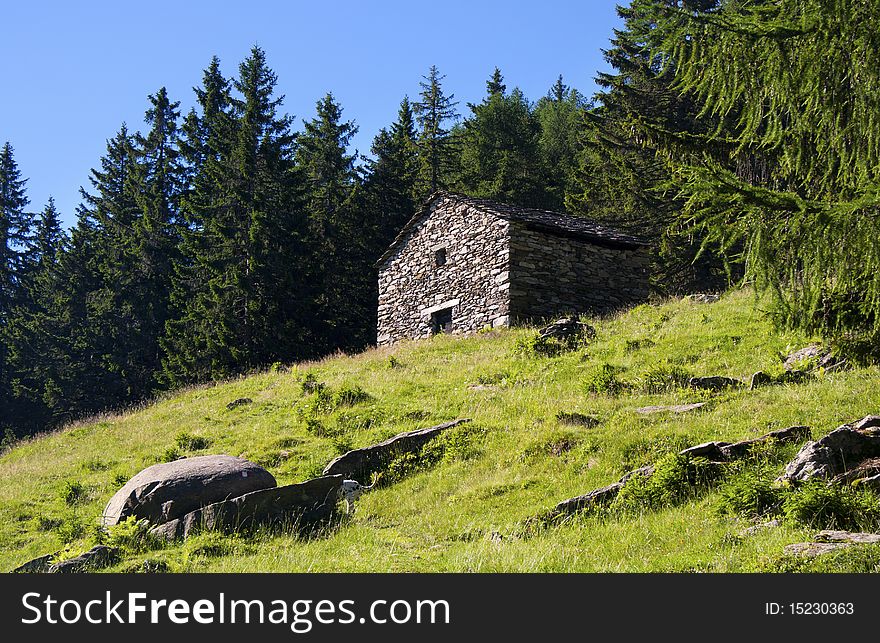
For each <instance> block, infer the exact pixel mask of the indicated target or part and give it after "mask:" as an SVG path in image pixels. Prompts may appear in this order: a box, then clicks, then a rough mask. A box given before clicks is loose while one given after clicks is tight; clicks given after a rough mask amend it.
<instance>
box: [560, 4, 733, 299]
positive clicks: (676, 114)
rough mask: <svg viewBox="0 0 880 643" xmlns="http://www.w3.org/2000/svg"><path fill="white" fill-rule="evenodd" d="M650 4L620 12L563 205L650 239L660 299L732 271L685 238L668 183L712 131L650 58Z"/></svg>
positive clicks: (718, 282) (692, 236) (688, 233)
mask: <svg viewBox="0 0 880 643" xmlns="http://www.w3.org/2000/svg"><path fill="white" fill-rule="evenodd" d="M653 6H654V3H653V0H634V1H633V2H632V3H631V5H630V6H629V7H619V8H618V14H619V15H620V17H621V18H622V19H623V23H624V26H623V28H622V29H618V30H615V32H614V38H612V40H611V44H612V47H611V48H610V49H609V50H607V51H606V52H605V59H606V60H607V61H608V63H609V64H610V65H611V66H612V68H613V70H614V71H613V72H611V73H601V74H599V76H598V77H597V79H596V80H597V82H598V84H599V85H600V87H601V88H602V90H601V91H600V92H599V93H598V94H597V96H596V99H597V101H598V102H599V103H600V105H599V107H597V108H595V109H593V110H590V111H589V112H588V118H587V120H586V121H585V127H584V128H583V129H582V131H581V141H580V151H579V154H578V163H577V167H576V168H575V171H574V173H573V181H572V184H571V187H570V188H569V192H568V194H567V195H566V206H567V208H568V210H569V211H570V212H572V213H574V214H584V215H586V216H589V217H591V218H594V219H598V220H600V221H605V222H607V223H609V224H611V225H614V226H616V227H620V228H623V229H625V230H628V231H630V232H632V233H634V234H637V235H640V236H642V237H644V238H647V239H648V240H650V241H652V242H653V243H654V244H655V245H656V248H657V253H656V254H655V255H654V262H653V266H652V270H651V275H652V282H653V284H654V286H655V288H657V289H658V290H660V291H665V292H690V291H693V290H695V289H696V290H704V289H717V288H722V287H725V286H726V285H727V283H728V267H726V266H725V262H724V261H722V260H721V259H720V258H719V257H718V256H717V254H716V248H715V247H714V246H712V245H705V246H704V243H703V242H704V241H705V235H704V234H701V233H699V232H698V231H696V230H694V229H690V230H682V226H681V212H682V210H683V208H684V202H683V201H682V200H680V199H677V198H676V193H677V190H676V189H675V187H674V185H673V184H672V170H671V166H670V163H671V162H672V159H674V158H675V157H677V156H678V155H680V154H682V153H686V152H685V150H686V147H687V141H690V140H692V139H693V137H695V136H698V135H699V133H700V132H706V131H709V130H711V129H712V128H714V127H716V126H717V124H716V123H713V122H712V121H711V120H708V119H704V118H700V117H699V116H698V112H699V109H698V108H697V107H696V106H695V105H694V104H693V101H692V100H690V98H689V97H688V96H682V95H680V92H678V91H677V90H676V89H675V88H674V86H673V84H674V62H672V61H667V64H664V60H663V59H662V58H660V57H658V56H656V55H655V54H654V53H653V52H652V43H653V42H654V39H655V38H656V37H657V36H656V29H657V24H656V16H655V15H654V13H652V12H653V11H654V10H653V9H652V7H653Z"/></svg>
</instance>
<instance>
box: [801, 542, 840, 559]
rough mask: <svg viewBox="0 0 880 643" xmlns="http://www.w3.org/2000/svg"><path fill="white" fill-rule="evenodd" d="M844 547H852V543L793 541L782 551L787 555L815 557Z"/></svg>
mask: <svg viewBox="0 0 880 643" xmlns="http://www.w3.org/2000/svg"><path fill="white" fill-rule="evenodd" d="M846 547H852V543H794V544H791V545H786V546H785V550H784V551H785V553H786V554H788V555H789V556H802V557H804V558H815V557H816V556H821V555H822V554H828V553H830V552H832V551H837V550H838V549H844V548H846Z"/></svg>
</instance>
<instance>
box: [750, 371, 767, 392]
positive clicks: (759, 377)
mask: <svg viewBox="0 0 880 643" xmlns="http://www.w3.org/2000/svg"><path fill="white" fill-rule="evenodd" d="M772 383H773V378H772V377H770V376H769V375H768V374H767V373H765V372H764V371H758V372H757V373H755V374H754V375H752V378H751V380H750V381H749V390H750V391H754V390H755V389H756V388H760V387H762V386H767V385H768V384H772Z"/></svg>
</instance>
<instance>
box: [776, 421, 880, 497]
mask: <svg viewBox="0 0 880 643" xmlns="http://www.w3.org/2000/svg"><path fill="white" fill-rule="evenodd" d="M877 457H880V416H876V415H869V416H867V417H864V418H862V419H861V420H859V421H857V422H852V423H850V424H844V425H843V426H840V427H838V428H836V429H834V430H833V431H832V432H831V433H829V434H828V435H826V436H825V437H824V438H822V439H820V440H817V441H816V442H808V443H807V444H805V445H804V446H803V448H802V449H801V450H800V451H798V453H797V455H796V456H795V457H794V459H793V460H792V461H791V462H789V463H788V464H787V465H786V466H785V472H784V473H783V474H782V475H781V476H780V477H779V478H778V479H777V480H778V481H780V482H803V481H805V480H809V479H810V478H814V477H818V478H823V479H828V480H831V479H833V478H835V477H836V476H840V475H842V474H845V473H846V472H848V471H849V470H851V469H855V468H857V467H858V466H859V465H860V464H861V463H862V462H864V461H865V460H868V459H871V458H877Z"/></svg>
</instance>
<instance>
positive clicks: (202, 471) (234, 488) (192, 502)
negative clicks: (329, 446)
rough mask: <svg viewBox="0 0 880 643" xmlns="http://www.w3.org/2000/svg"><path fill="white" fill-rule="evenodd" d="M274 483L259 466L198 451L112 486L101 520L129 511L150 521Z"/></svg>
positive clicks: (126, 514)
mask: <svg viewBox="0 0 880 643" xmlns="http://www.w3.org/2000/svg"><path fill="white" fill-rule="evenodd" d="M275 486H277V483H276V482H275V478H274V477H273V476H272V474H271V473H269V472H268V471H266V470H265V469H263V468H262V467H260V466H258V465H256V464H254V463H253V462H248V461H247V460H244V459H242V458H235V457H232V456H228V455H204V456H199V457H196V458H184V459H182V460H175V461H174V462H166V463H162V464H154V465H153V466H151V467H147V468H146V469H144V470H143V471H141V472H140V473H138V474H137V475H136V476H135V477H133V478H132V479H131V480H129V481H128V482H127V483H125V486H123V487H122V489H120V490H119V491H117V492H116V495H114V496H113V497H112V498H111V499H110V502H108V503H107V507H106V508H105V509H104V513H103V515H102V523H103V524H104V525H105V526H111V525H115V524H116V523H118V522H119V521H121V520H124V519H126V518H128V517H129V516H134V517H135V518H137V519H142V518H145V519H146V520H148V521H150V522H151V523H153V524H160V523H164V522H168V521H169V520H174V519H175V518H179V517H181V516H183V515H185V514H188V513H189V512H191V511H194V510H196V509H199V508H200V507H204V506H205V505H210V504H212V503H215V502H220V501H223V500H226V499H228V498H235V497H236V496H241V495H244V494H246V493H250V492H252V491H258V490H260V489H269V488H272V487H275Z"/></svg>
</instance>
